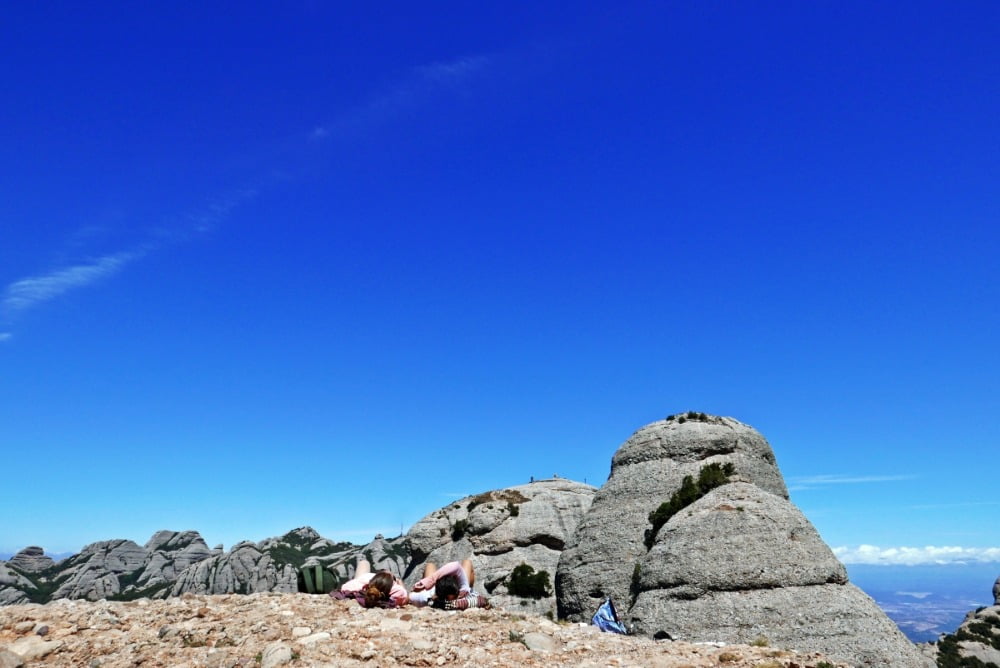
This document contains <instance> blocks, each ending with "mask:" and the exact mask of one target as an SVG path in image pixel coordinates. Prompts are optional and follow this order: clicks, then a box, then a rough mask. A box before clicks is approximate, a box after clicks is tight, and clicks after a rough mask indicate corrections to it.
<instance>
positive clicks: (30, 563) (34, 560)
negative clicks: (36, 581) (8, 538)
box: [10, 545, 56, 573]
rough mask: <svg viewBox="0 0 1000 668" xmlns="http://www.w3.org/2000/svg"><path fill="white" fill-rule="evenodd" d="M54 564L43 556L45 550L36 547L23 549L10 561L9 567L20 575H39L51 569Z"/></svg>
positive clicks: (50, 559) (49, 558)
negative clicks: (20, 573) (15, 569)
mask: <svg viewBox="0 0 1000 668" xmlns="http://www.w3.org/2000/svg"><path fill="white" fill-rule="evenodd" d="M55 563H56V562H54V561H52V558H51V557H47V556H45V550H43V549H42V548H40V547H38V546H37V545H32V546H31V547H26V548H24V549H23V550H21V551H20V552H18V553H17V554H15V555H14V556H13V557H11V559H10V565H11V566H13V567H15V568H17V569H18V570H19V571H21V572H22V573H40V572H42V571H44V570H46V569H48V568H52V566H54V565H55Z"/></svg>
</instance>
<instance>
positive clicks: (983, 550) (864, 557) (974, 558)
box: [833, 545, 1000, 566]
mask: <svg viewBox="0 0 1000 668" xmlns="http://www.w3.org/2000/svg"><path fill="white" fill-rule="evenodd" d="M833 553H834V554H835V555H837V558H838V559H840V560H841V561H842V562H844V563H845V564H870V565H882V566H918V565H943V564H968V563H992V562H1000V547H957V546H945V545H943V546H934V545H927V546H924V547H877V546H875V545H858V546H856V547H849V546H840V547H835V548H833Z"/></svg>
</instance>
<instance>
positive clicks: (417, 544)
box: [405, 478, 596, 613]
mask: <svg viewBox="0 0 1000 668" xmlns="http://www.w3.org/2000/svg"><path fill="white" fill-rule="evenodd" d="M595 492H596V490H595V488H594V487H592V486H590V485H586V484H584V483H579V482H574V481H572V480H566V479H563V478H553V479H549V480H538V481H535V482H532V483H529V484H527V485H518V486H515V487H508V488H506V489H498V490H493V491H490V492H485V493H483V494H478V495H475V496H469V497H466V498H464V499H460V500H459V501H456V502H455V503H452V504H451V505H449V506H446V507H445V508H442V509H440V510H437V511H435V512H433V513H431V514H430V515H427V516H426V517H424V518H423V519H421V520H420V521H419V522H417V523H416V524H414V525H413V527H412V528H411V529H410V531H409V532H408V533H407V543H408V544H409V547H410V551H411V553H412V562H411V563H410V565H409V569H408V571H407V573H406V578H405V581H406V583H407V585H408V586H412V585H413V583H415V582H416V581H417V580H418V579H420V577H421V576H422V574H423V565H424V564H425V563H426V562H428V561H429V562H433V563H435V564H437V565H439V566H440V565H441V564H444V563H446V562H449V561H458V560H462V559H467V558H471V559H472V563H473V566H474V567H475V570H476V576H477V582H476V587H477V589H479V590H480V591H485V593H487V594H488V595H489V596H490V597H491V600H492V601H493V603H494V604H495V605H506V606H513V607H516V608H517V609H528V610H531V611H535V612H540V613H544V612H554V608H555V597H554V591H553V592H552V594H550V595H548V596H539V597H538V598H532V597H515V596H511V595H510V592H509V591H508V587H507V584H508V579H509V576H510V575H511V572H512V571H513V570H514V568H515V567H517V566H519V565H521V564H527V565H528V566H530V567H531V568H532V569H534V571H535V572H536V573H537V572H539V571H546V572H547V573H548V574H549V578H550V582H551V578H552V577H553V576H554V574H555V571H556V565H557V563H558V561H559V555H560V553H561V552H562V550H563V548H564V547H565V546H566V544H567V543H568V542H569V541H570V540H571V538H572V536H573V533H574V531H575V530H576V527H577V525H578V524H579V522H580V519H581V518H582V517H583V515H584V513H586V512H587V509H588V508H590V504H591V502H592V500H593V497H594V493H595ZM550 591H551V590H550Z"/></svg>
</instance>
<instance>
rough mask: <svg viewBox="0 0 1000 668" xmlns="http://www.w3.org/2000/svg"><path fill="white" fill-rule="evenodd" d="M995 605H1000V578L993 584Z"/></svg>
mask: <svg viewBox="0 0 1000 668" xmlns="http://www.w3.org/2000/svg"><path fill="white" fill-rule="evenodd" d="M993 605H1000V577H998V578H997V581H996V582H994V583H993Z"/></svg>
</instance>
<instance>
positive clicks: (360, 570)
mask: <svg viewBox="0 0 1000 668" xmlns="http://www.w3.org/2000/svg"><path fill="white" fill-rule="evenodd" d="M371 572H372V565H371V564H369V563H368V560H367V559H359V560H358V566H357V568H355V569H354V577H356V578H359V577H361V576H362V575H365V574H367V573H371Z"/></svg>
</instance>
